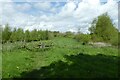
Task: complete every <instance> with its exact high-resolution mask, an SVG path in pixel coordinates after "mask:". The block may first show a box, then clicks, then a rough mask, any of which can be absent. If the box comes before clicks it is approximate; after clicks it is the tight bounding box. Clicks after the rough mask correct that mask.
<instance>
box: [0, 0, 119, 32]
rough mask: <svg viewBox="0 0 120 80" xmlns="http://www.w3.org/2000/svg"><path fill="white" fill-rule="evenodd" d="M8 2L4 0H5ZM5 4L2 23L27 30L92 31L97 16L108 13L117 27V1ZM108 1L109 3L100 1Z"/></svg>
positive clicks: (36, 0) (39, 0) (11, 1)
mask: <svg viewBox="0 0 120 80" xmlns="http://www.w3.org/2000/svg"><path fill="white" fill-rule="evenodd" d="M3 2H5V0H3ZM6 2H9V3H3V4H0V5H2V12H1V14H2V25H5V24H6V23H9V24H10V25H11V26H12V27H17V28H23V29H24V30H27V29H29V30H33V29H42V30H46V29H48V30H51V31H61V32H65V31H72V32H77V31H78V29H80V30H81V31H82V32H83V33H89V31H88V28H89V27H90V24H91V22H92V20H93V19H94V18H96V17H97V16H99V15H101V14H103V13H105V12H108V14H109V15H110V17H111V19H112V20H113V23H115V26H116V27H118V15H117V14H118V10H117V7H118V6H117V0H108V1H107V0H79V1H78V0H74V1H73V0H69V1H68V0H66V1H65V0H61V1H60V0H47V1H43V0H34V1H33V0H6ZM101 2H106V4H101Z"/></svg>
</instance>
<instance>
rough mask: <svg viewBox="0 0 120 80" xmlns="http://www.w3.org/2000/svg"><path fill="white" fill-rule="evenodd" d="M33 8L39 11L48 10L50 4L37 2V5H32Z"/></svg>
mask: <svg viewBox="0 0 120 80" xmlns="http://www.w3.org/2000/svg"><path fill="white" fill-rule="evenodd" d="M33 5H34V7H35V8H37V9H40V10H48V9H50V8H51V3H50V2H38V3H33Z"/></svg>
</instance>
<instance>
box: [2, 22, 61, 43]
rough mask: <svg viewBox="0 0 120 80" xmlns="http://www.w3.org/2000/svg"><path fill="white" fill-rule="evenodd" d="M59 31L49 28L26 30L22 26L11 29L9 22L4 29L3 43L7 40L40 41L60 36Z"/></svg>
mask: <svg viewBox="0 0 120 80" xmlns="http://www.w3.org/2000/svg"><path fill="white" fill-rule="evenodd" d="M59 34H60V33H59V31H54V32H52V31H48V30H44V31H43V30H36V29H34V30H32V31H29V30H26V31H24V30H23V29H22V28H18V29H16V28H14V29H13V30H11V28H10V26H9V25H8V24H6V25H5V28H4V29H3V30H2V43H6V42H16V41H22V42H23V41H24V42H30V41H40V40H49V39H52V38H53V37H57V36H59Z"/></svg>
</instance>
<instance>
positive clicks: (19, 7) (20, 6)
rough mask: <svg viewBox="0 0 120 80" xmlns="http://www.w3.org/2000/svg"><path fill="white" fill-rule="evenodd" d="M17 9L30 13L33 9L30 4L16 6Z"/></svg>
mask: <svg viewBox="0 0 120 80" xmlns="http://www.w3.org/2000/svg"><path fill="white" fill-rule="evenodd" d="M15 9H17V10H20V11H28V10H30V9H31V5H30V4H28V3H23V4H17V5H15Z"/></svg>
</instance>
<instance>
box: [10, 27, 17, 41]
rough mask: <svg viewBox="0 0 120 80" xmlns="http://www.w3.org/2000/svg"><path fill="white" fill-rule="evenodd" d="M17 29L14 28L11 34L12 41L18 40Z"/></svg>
mask: <svg viewBox="0 0 120 80" xmlns="http://www.w3.org/2000/svg"><path fill="white" fill-rule="evenodd" d="M16 31H17V30H16V28H14V30H13V31H12V33H11V36H10V41H11V42H16V41H17V35H16Z"/></svg>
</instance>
